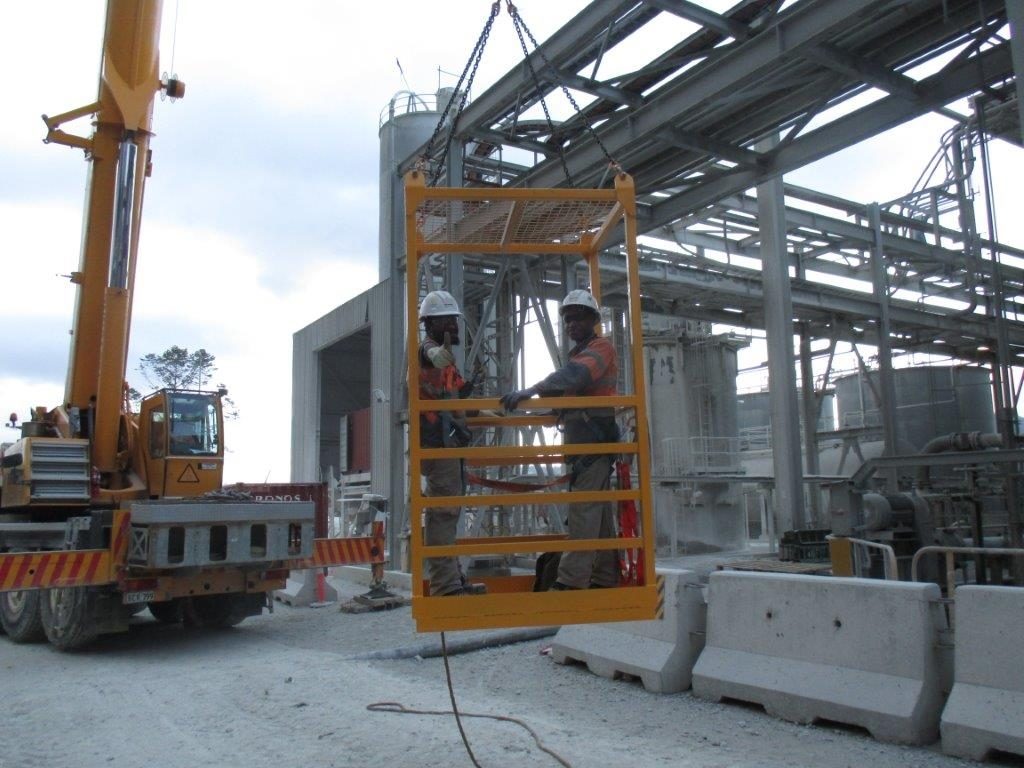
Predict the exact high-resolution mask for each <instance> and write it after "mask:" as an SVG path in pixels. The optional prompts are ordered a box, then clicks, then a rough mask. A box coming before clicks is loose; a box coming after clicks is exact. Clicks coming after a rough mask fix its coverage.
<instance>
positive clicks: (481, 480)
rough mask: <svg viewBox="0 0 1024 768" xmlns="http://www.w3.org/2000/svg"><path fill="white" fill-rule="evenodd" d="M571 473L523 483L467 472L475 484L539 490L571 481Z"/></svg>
mask: <svg viewBox="0 0 1024 768" xmlns="http://www.w3.org/2000/svg"><path fill="white" fill-rule="evenodd" d="M569 477H570V475H559V476H558V477H556V478H554V479H552V480H548V481H547V482H544V483H521V482H516V481H514V480H491V479H490V478H487V477H480V475H474V474H473V473H472V472H467V473H466V479H467V480H468V481H469V482H471V483H473V484H475V485H482V486H484V487H485V488H494V489H496V490H499V491H513V492H515V491H539V490H541V489H542V488H550V487H552V486H554V485H561V484H562V483H567V482H569Z"/></svg>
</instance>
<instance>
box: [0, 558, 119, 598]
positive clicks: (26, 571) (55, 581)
mask: <svg viewBox="0 0 1024 768" xmlns="http://www.w3.org/2000/svg"><path fill="white" fill-rule="evenodd" d="M108 583H110V552H108V551H107V550H105V549H83V550H79V551H77V552H17V553H12V554H5V555H0V592H8V591H11V590H15V589H43V588H49V587H84V586H90V585H97V584H108Z"/></svg>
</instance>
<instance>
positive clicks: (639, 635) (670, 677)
mask: <svg viewBox="0 0 1024 768" xmlns="http://www.w3.org/2000/svg"><path fill="white" fill-rule="evenodd" d="M658 592H659V597H661V598H662V606H663V609H662V611H661V617H660V618H658V619H653V620H651V621H624V622H616V623H614V624H579V625H571V626H564V627H562V628H561V629H560V630H558V634H557V635H555V639H554V642H553V644H552V646H551V658H552V659H554V660H555V661H556V662H558V663H559V664H568V663H569V662H572V661H576V662H581V663H583V664H586V665H587V668H588V669H590V671H591V672H593V673H594V674H595V675H600V676H601V677H607V678H611V679H615V678H617V677H622V676H624V675H630V676H633V677H638V678H640V681H641V682H642V683H643V686H644V688H646V689H647V690H648V691H651V692H653V693H677V692H679V691H685V690H686V689H687V688H689V687H690V673H691V671H692V669H693V664H694V662H695V661H696V660H697V656H698V654H700V651H701V648H703V647H704V616H705V605H704V598H703V595H702V589H701V584H700V581H699V579H698V577H697V574H695V573H694V572H692V571H672V570H659V571H658Z"/></svg>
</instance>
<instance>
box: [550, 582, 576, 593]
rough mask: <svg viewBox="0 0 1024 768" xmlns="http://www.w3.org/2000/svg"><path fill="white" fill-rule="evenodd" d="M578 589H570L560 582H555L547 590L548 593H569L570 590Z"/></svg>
mask: <svg viewBox="0 0 1024 768" xmlns="http://www.w3.org/2000/svg"><path fill="white" fill-rule="evenodd" d="M576 589H579V587H570V586H569V585H568V584H563V583H562V582H560V581H556V582H555V583H554V584H552V585H551V587H550V588H549V589H548V592H570V591H572V590H576Z"/></svg>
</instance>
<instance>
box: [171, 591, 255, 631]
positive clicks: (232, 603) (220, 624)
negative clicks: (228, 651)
mask: <svg viewBox="0 0 1024 768" xmlns="http://www.w3.org/2000/svg"><path fill="white" fill-rule="evenodd" d="M254 598H255V600H254ZM264 600H265V598H264V596H263V595H262V594H256V595H252V594H242V593H234V594H228V595H204V596H203V597H187V598H185V599H184V600H183V601H182V603H183V605H182V608H183V613H184V619H185V625H186V626H192V627H209V628H211V629H212V628H225V627H233V626H235V625H236V624H239V623H240V622H241V621H242V620H243V619H244V618H245V617H246V616H254V615H259V613H260V612H261V611H262V610H263V604H264ZM257 603H258V604H257ZM254 606H255V610H253V608H254Z"/></svg>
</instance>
